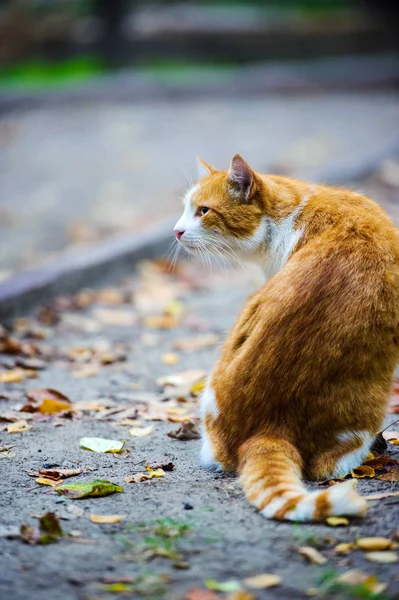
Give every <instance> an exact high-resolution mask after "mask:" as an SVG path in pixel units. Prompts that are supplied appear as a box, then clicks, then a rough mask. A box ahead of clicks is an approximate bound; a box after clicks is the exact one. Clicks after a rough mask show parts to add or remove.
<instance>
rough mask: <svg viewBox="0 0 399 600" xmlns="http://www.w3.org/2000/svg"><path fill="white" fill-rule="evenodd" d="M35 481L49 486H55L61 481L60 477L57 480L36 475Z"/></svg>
mask: <svg viewBox="0 0 399 600" xmlns="http://www.w3.org/2000/svg"><path fill="white" fill-rule="evenodd" d="M35 481H36V483H38V484H39V485H50V486H51V487H55V486H56V485H58V484H59V483H61V481H62V479H58V481H57V480H56V479H48V478H47V477H38V478H37V479H35Z"/></svg>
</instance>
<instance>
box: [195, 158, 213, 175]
mask: <svg viewBox="0 0 399 600" xmlns="http://www.w3.org/2000/svg"><path fill="white" fill-rule="evenodd" d="M197 170H198V179H201V178H202V177H206V176H207V175H209V174H210V173H215V171H216V169H214V168H213V167H211V165H208V163H207V162H205V161H204V160H202V158H201V157H199V156H197Z"/></svg>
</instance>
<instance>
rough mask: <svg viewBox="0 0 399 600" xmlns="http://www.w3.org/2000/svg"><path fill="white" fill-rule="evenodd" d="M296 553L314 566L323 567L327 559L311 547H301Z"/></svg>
mask: <svg viewBox="0 0 399 600" xmlns="http://www.w3.org/2000/svg"><path fill="white" fill-rule="evenodd" d="M298 553H299V554H300V555H301V556H304V557H305V558H306V560H307V561H308V562H310V563H313V564H315V565H325V564H326V562H327V559H326V558H325V556H323V555H322V554H321V553H320V552H319V551H318V550H316V548H313V547H312V546H301V547H300V548H298Z"/></svg>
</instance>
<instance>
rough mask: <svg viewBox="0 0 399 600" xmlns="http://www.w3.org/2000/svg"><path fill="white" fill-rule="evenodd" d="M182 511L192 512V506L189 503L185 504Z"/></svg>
mask: <svg viewBox="0 0 399 600" xmlns="http://www.w3.org/2000/svg"><path fill="white" fill-rule="evenodd" d="M183 508H184V510H193V508H194V506H193V505H192V504H190V503H189V502H185V503H184V505H183Z"/></svg>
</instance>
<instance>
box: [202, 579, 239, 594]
mask: <svg viewBox="0 0 399 600" xmlns="http://www.w3.org/2000/svg"><path fill="white" fill-rule="evenodd" d="M204 584H205V586H206V587H207V588H208V590H214V591H215V592H224V593H229V592H237V591H239V590H241V589H242V586H241V583H240V582H239V581H237V579H230V580H229V581H223V582H218V581H215V580H214V579H205V581H204Z"/></svg>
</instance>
